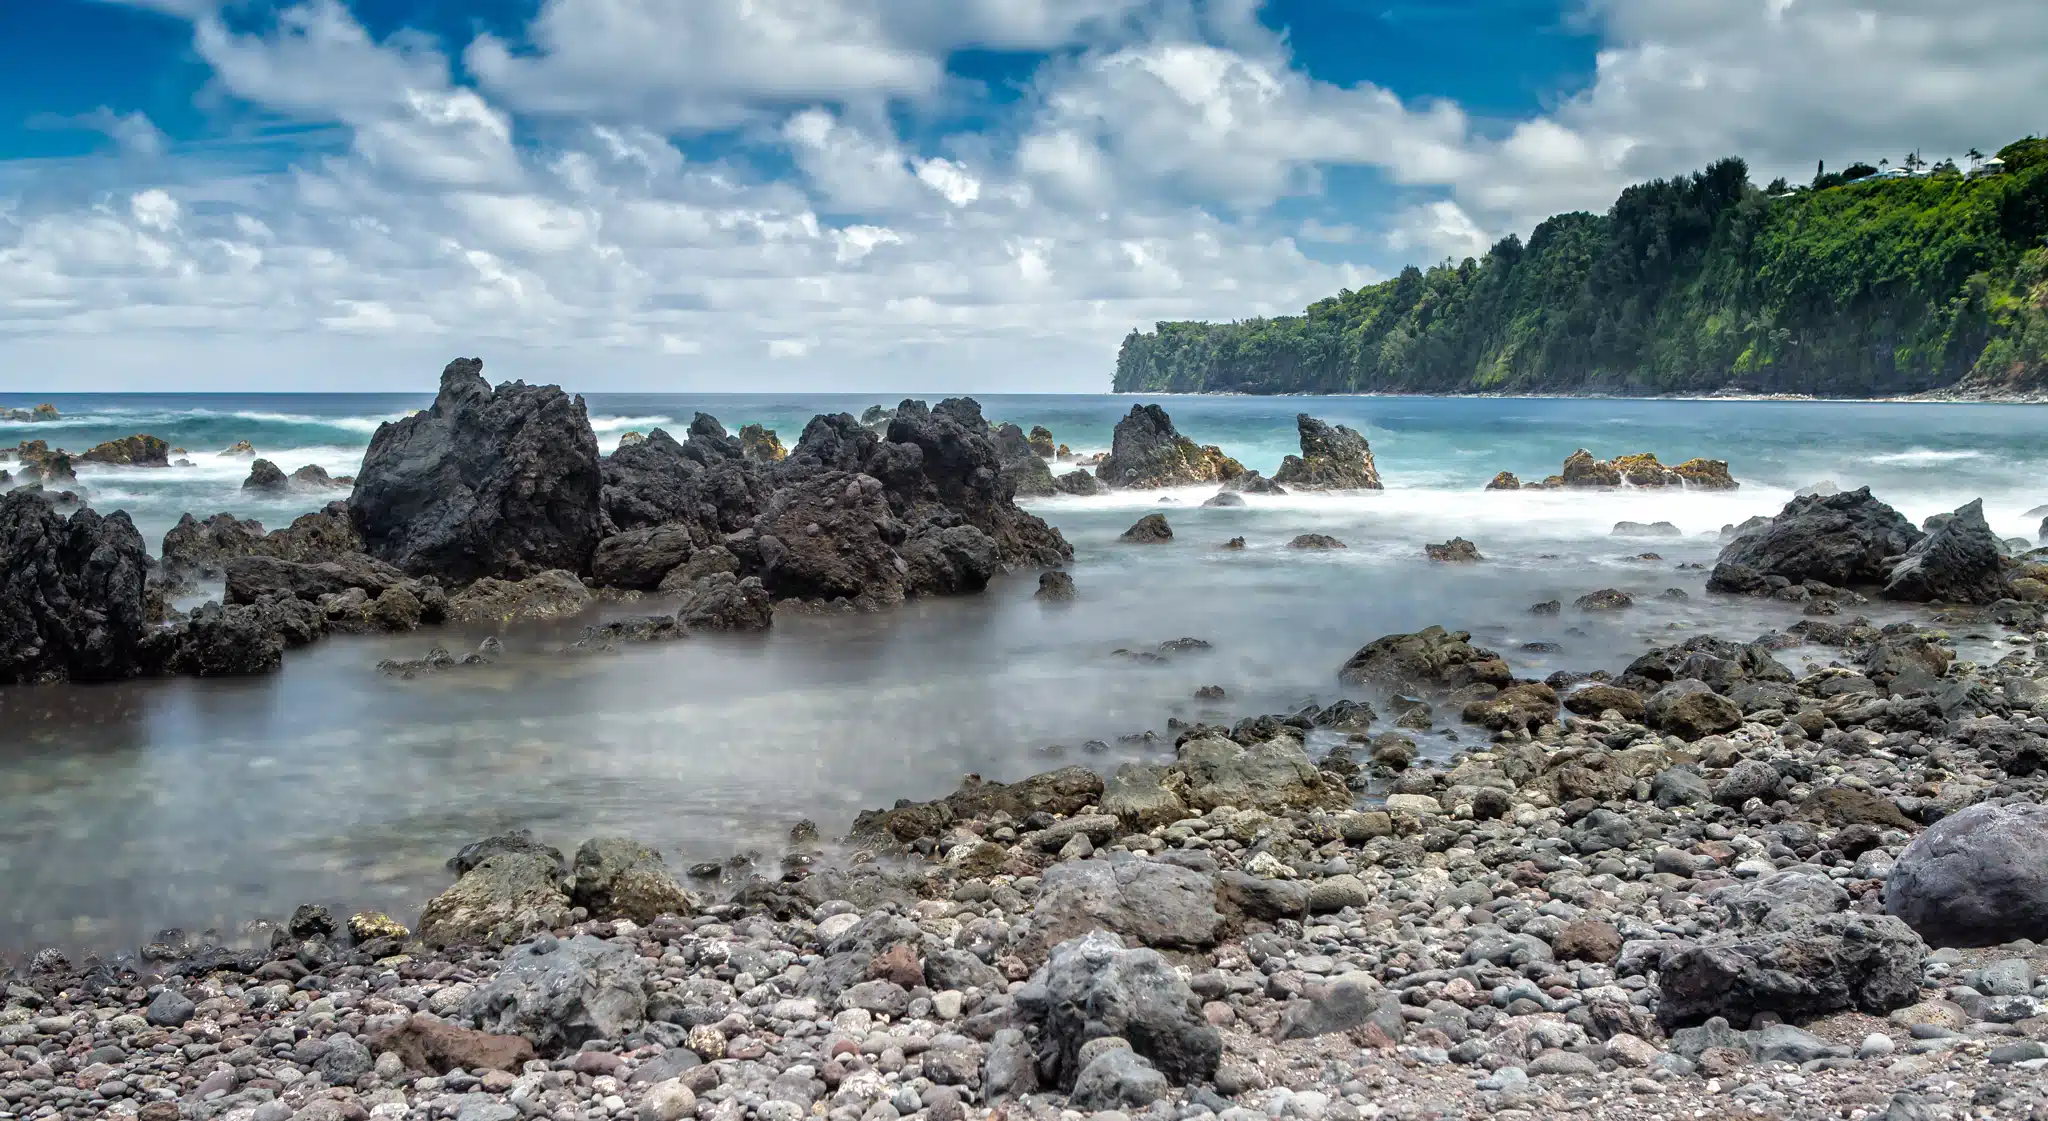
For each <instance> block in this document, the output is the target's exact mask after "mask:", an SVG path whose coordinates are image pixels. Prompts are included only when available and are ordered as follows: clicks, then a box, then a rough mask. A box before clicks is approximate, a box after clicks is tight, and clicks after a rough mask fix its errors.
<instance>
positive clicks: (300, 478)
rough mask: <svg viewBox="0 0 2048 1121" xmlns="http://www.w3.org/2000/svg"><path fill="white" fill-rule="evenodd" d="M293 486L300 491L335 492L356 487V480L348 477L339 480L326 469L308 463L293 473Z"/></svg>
mask: <svg viewBox="0 0 2048 1121" xmlns="http://www.w3.org/2000/svg"><path fill="white" fill-rule="evenodd" d="M291 485H292V486H293V487H295V488H297V489H299V490H333V489H335V488H336V487H350V486H354V485H355V479H354V478H353V477H350V476H347V475H344V476H342V477H341V478H339V479H337V478H335V477H333V476H331V475H329V474H328V473H327V469H326V468H325V467H322V466H320V465H319V464H316V463H308V464H306V465H305V466H304V467H301V468H299V469H298V470H296V471H294V472H292V473H291Z"/></svg>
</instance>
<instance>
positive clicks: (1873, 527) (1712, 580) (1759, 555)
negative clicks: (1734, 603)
mask: <svg viewBox="0 0 2048 1121" xmlns="http://www.w3.org/2000/svg"><path fill="white" fill-rule="evenodd" d="M1923 536H1925V535H1924V534H1922V533H1921V532H1920V530H1918V529H1916V528H1914V526H1913V523H1911V522H1909V521H1907V520H1906V519H1905V518H1904V517H1902V516H1900V514H1899V512H1898V511H1896V510H1894V509H1892V508H1891V507H1890V506H1887V505H1885V504H1884V503H1883V502H1880V501H1878V500H1877V499H1875V498H1873V497H1871V494H1870V488H1869V487H1862V488H1859V489H1857V490H1853V491H1842V492H1839V493H1836V494H1830V495H1811V496H1807V497H1803V498H1794V499H1793V500H1792V501H1791V502H1788V503H1786V505H1785V508H1784V510H1782V511H1781V512H1780V513H1779V514H1778V516H1777V517H1775V518H1773V519H1771V520H1770V521H1769V522H1768V523H1766V524H1764V525H1762V526H1759V527H1758V528H1756V529H1754V530H1752V531H1750V532H1748V533H1745V534H1743V535H1741V536H1739V537H1737V538H1736V539H1735V540H1733V541H1731V542H1729V544H1728V545H1727V547H1725V548H1723V549H1722V550H1721V555H1720V557H1719V559H1718V560H1717V561H1716V562H1715V565H1714V571H1713V574H1712V575H1711V576H1710V577H1709V578H1708V581H1707V587H1708V588H1710V589H1712V590H1714V591H1722V592H1738V593H1760V592H1762V591H1764V590H1766V589H1767V587H1768V585H1767V584H1766V583H1765V581H1766V580H1767V579H1768V578H1769V577H1774V576H1775V577H1780V578H1782V579H1785V580H1788V581H1791V582H1793V583H1800V582H1802V581H1805V580H1820V581H1823V582H1825V583H1827V584H1831V585H1834V586H1836V587H1851V586H1855V585H1859V584H1880V583H1884V582H1885V581H1887V580H1888V579H1889V578H1890V576H1891V570H1892V568H1893V567H1894V566H1895V564H1896V561H1897V558H1900V557H1902V556H1904V555H1905V553H1906V552H1907V551H1908V550H1909V549H1911V548H1912V547H1913V546H1914V545H1916V544H1918V543H1919V541H1920V539H1921V538H1922V537H1923Z"/></svg>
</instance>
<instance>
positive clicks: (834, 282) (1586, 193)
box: [0, 0, 2048, 392]
mask: <svg viewBox="0 0 2048 1121" xmlns="http://www.w3.org/2000/svg"><path fill="white" fill-rule="evenodd" d="M0 74H4V75H6V77H5V78H4V79H0V306H5V307H7V308H9V309H10V313H9V314H8V315H6V316H4V317H0V391H8V392H32V391H34V390H36V389H58V388H63V389H96V388H98V389H122V388H137V389H142V388H147V389H172V388H176V389H233V388H264V389H305V390H329V389H347V388H362V389H412V388H417V387H419V386H420V385H422V384H425V383H427V382H429V381H430V380H431V378H432V376H433V372H434V371H436V370H438V369H439V366H440V363H441V362H442V361H443V360H445V358H446V357H448V356H451V355H454V354H457V353H464V354H467V353H477V354H482V355H484V356H485V357H486V358H487V360H488V361H489V362H490V364H491V368H492V370H493V372H494V373H498V374H502V375H505V376H526V377H539V378H547V379H550V380H561V381H564V382H565V383H569V384H573V385H575V386H577V387H579V388H586V389H665V388H678V389H680V388H694V389H758V388H787V389H807V388H834V389H838V388H845V389H866V388H899V387H905V386H914V387H917V388H920V389H933V390H943V389H949V388H957V389H966V390H1002V389H1017V390H1026V389H1046V390H1093V389H1099V388H1102V387H1103V386H1105V385H1106V384H1107V381H1108V377H1109V370H1110V367H1111V364H1112V362H1113V359H1114V353H1115V347H1116V344H1117V342H1118V341H1119V340H1120V339H1121V337H1122V336H1123V334H1124V333H1125V332H1127V331H1128V330H1130V329H1131V328H1132V327H1133V326H1144V325H1149V324H1150V323H1151V322H1153V321H1154V320H1157V319H1162V318H1182V317H1203V318H1231V317H1239V316H1245V315H1254V314H1275V313H1284V312H1287V311H1291V310H1295V309H1298V308H1299V307H1300V306H1301V305H1302V304H1304V303H1305V302H1307V301H1308V300H1311V299H1314V298H1318V297H1320V296H1323V295H1326V294H1328V293H1330V292H1332V291H1334V290H1336V289H1337V288H1339V287H1343V286H1350V285H1357V284H1363V283H1368V282H1371V281H1373V280H1375V279H1378V278H1380V277H1383V276H1385V275H1388V274H1389V273H1391V272H1392V271H1394V270H1396V269H1398V268H1399V267H1400V266H1402V265H1403V264H1406V263H1422V264H1427V263H1431V262H1434V261H1437V260H1442V259H1444V258H1446V257H1458V256H1463V255H1466V254H1469V253H1475V252H1479V251H1482V250H1483V248H1484V247H1485V246H1486V245H1487V244H1490V243H1491V242H1492V241H1493V240H1495V239H1497V238H1498V237H1500V236H1503V235H1505V234H1508V233H1526V232H1527V230H1528V228H1529V227H1530V226H1532V225H1533V224H1534V223H1535V222H1536V221H1538V220H1540V219H1541V218H1543V217H1544V216H1547V215H1548V214H1550V213H1554V212H1556V211H1560V210H1567V209H1578V208H1589V209H1600V208H1604V206H1605V205H1606V203H1607V202H1608V201H1609V200H1611V199H1612V197H1613V195H1614V193H1615V191H1616V190H1618V189H1619V187H1620V186H1622V185H1624V184H1626V183H1628V182H1631V181H1634V180H1639V179H1642V178H1647V177H1651V176H1658V175H1667V174H1676V173H1680V172H1684V171H1687V170H1690V169H1693V168H1696V167H1698V166H1700V165H1702V164H1704V163H1706V162H1708V161H1710V160H1712V159H1715V158H1718V157H1720V156H1723V155H1730V154H1734V155H1742V156H1745V157H1746V158H1748V159H1749V160H1750V161H1751V163H1752V166H1753V167H1754V168H1755V169H1756V171H1755V174H1756V176H1757V178H1759V179H1760V180H1761V179H1763V178H1767V177H1768V176H1770V175H1773V174H1778V173H1785V174H1790V175H1793V176H1796V177H1800V178H1803V177H1805V176H1806V175H1810V174H1811V170H1812V167H1813V162H1814V160H1816V159H1822V158H1825V159H1828V160H1830V162H1831V163H1835V164H1837V165H1839V164H1841V163H1846V162H1847V161H1848V160H1850V159H1852V158H1868V159H1875V158H1876V157H1877V156H1880V155H1887V154H1889V155H1891V156H1892V157H1893V158H1894V159H1896V158H1897V157H1898V156H1899V155H1902V154H1903V153H1904V152H1905V151H1907V150H1910V149H1913V148H1919V149H1921V150H1922V151H1924V152H1927V153H1929V154H1930V155H1934V154H1947V153H1954V152H1960V151H1962V150H1963V149H1966V148H1968V147H1971V146H1973V145H1974V146H1978V147H1984V148H1991V147H1995V146H1997V145H1999V144H2002V143H2004V142H2005V141H2007V140H2009V139H2011V138H2013V137H2015V136H2018V135H2021V134H2023V133H2026V132H2029V131H2036V132H2038V131H2044V130H2048V120H2035V119H2033V118H2035V117H2039V116H2041V113H2042V111H2041V110H2040V109H2039V108H2038V107H2039V106H2040V105H2043V104H2048V98H2044V97H2043V96H2042V95H2043V94H2044V93H2048V5H2040V4H2038V3H2037V2H2036V0H1984V2H1983V3H1980V4H1978V5H1974V6H1972V7H1971V8H1969V9H1966V10H1957V9H1951V8H1947V7H1938V6H1936V5H1933V4H1930V3H1926V2H1924V0H1568V2H1565V3H1558V2H1555V0H1434V2H1406V3H1392V2H1372V0H1268V2H1266V3H1263V4H1262V3H1259V2H1257V0H751V2H748V0H409V2H407V0H288V2H284V3H276V2H267V0H257V2H229V0H44V2H41V3H35V4H8V5H0Z"/></svg>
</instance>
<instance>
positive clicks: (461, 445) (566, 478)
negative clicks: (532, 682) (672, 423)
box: [349, 358, 602, 581]
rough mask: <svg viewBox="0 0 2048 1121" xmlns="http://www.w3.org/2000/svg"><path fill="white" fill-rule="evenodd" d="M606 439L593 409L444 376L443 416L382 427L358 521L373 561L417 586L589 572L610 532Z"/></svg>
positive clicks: (541, 391) (471, 375) (373, 445)
mask: <svg viewBox="0 0 2048 1121" xmlns="http://www.w3.org/2000/svg"><path fill="white" fill-rule="evenodd" d="M601 483H602V477H601V472H600V470H599V464H598V453H597V436H596V434H594V433H593V432H592V431H591V429H590V417H589V415H588V413H587V412H586V411H585V410H584V407H583V398H581V397H572V396H570V395H568V394H566V393H564V392H562V390H561V389H560V388H559V387H557V386H552V385H547V386H529V385H527V384H526V383H524V382H506V383H504V384H501V385H499V386H498V387H497V388H496V389H493V388H491V386H490V384H489V383H488V382H486V381H484V377H483V362H482V360H480V359H475V358H458V359H456V360H455V361H453V362H450V363H449V364H448V367H447V369H445V370H443V371H442V372H441V389H440V393H439V394H438V395H437V396H436V397H435V398H434V405H433V407H432V408H430V409H428V410H426V411H425V412H422V413H415V414H414V415H412V416H409V417H406V418H405V419H403V420H398V421H392V422H389V423H386V424H383V425H380V426H379V427H378V429H377V434H376V435H375V436H373V437H371V439H370V449H369V451H368V452H366V453H364V455H363V466H362V468H361V470H359V471H358V472H357V473H356V485H355V491H354V493H353V494H351V495H350V496H349V513H350V514H351V515H352V516H353V517H354V519H355V523H356V527H357V528H358V529H359V530H360V531H361V532H362V536H363V542H364V544H365V546H366V547H367V548H368V550H369V552H370V553H371V554H372V555H374V556H376V557H378V558H380V559H382V560H385V561H388V562H390V563H391V564H394V565H396V566H398V567H399V568H402V569H404V570H405V571H407V572H410V573H413V574H415V575H425V574H428V573H432V574H435V575H439V576H444V577H448V578H450V579H454V580H459V581H468V580H474V579H477V578H479V577H483V576H497V577H502V578H505V579H511V580H518V579H522V578H524V577H527V576H531V575H533V574H535V573H538V572H543V571H547V570H549V569H567V570H569V571H571V572H583V571H586V570H587V569H588V568H589V566H590V556H591V552H592V551H593V550H594V549H595V548H596V547H597V541H598V532H599V515H598V494H599V488H600V486H601Z"/></svg>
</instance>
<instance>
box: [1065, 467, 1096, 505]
mask: <svg viewBox="0 0 2048 1121" xmlns="http://www.w3.org/2000/svg"><path fill="white" fill-rule="evenodd" d="M1053 487H1054V489H1056V490H1058V491H1059V492H1060V493H1061V494H1072V495H1079V496H1081V497H1084V498H1085V497H1087V496H1088V495H1091V494H1101V493H1102V482H1101V480H1099V479H1097V478H1096V477H1095V472H1093V471H1090V470H1088V469H1087V468H1085V467H1080V468H1076V469H1074V470H1072V471H1069V472H1067V473H1066V474H1064V475H1061V476H1060V477H1059V478H1057V479H1054V480H1053Z"/></svg>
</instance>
